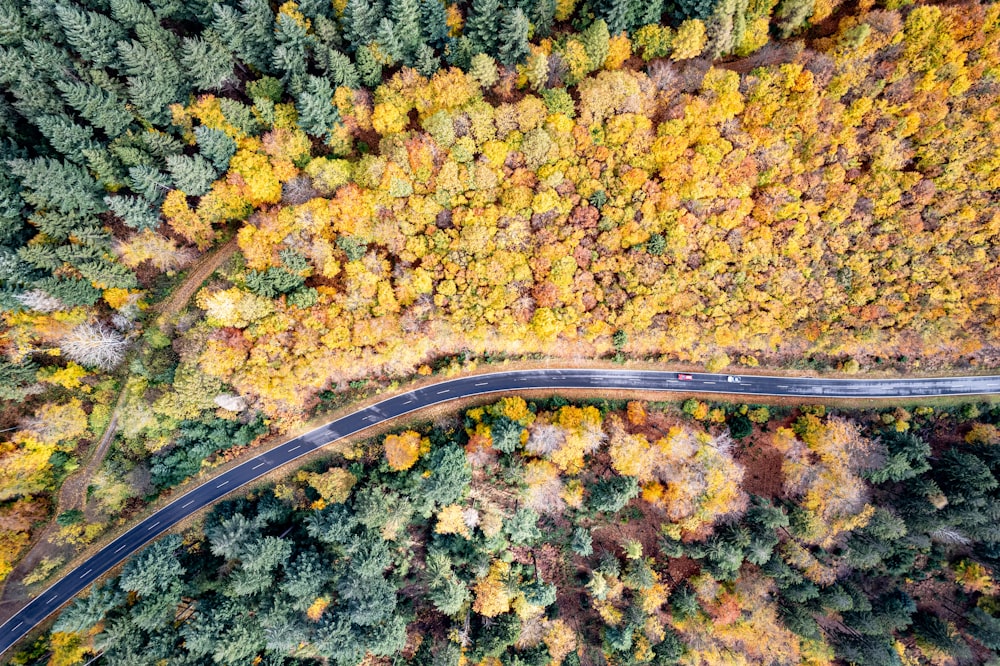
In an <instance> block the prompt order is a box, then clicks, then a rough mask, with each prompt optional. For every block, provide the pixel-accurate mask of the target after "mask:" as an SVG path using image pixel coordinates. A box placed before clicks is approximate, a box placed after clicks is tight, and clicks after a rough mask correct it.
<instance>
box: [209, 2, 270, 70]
mask: <svg viewBox="0 0 1000 666" xmlns="http://www.w3.org/2000/svg"><path fill="white" fill-rule="evenodd" d="M240 8H241V9H242V10H243V13H242V16H240V25H241V26H242V30H243V34H244V37H243V44H244V51H243V54H244V60H246V61H248V62H249V63H250V64H252V65H253V66H254V67H256V68H257V69H259V70H260V71H262V72H265V73H271V72H272V71H273V69H272V67H271V54H272V53H274V47H275V45H276V42H275V36H274V24H275V20H274V12H273V11H271V5H270V3H269V2H268V0H240ZM213 11H214V10H213ZM220 34H222V35H224V33H220ZM223 43H228V42H226V41H225V40H224V41H223Z"/></svg>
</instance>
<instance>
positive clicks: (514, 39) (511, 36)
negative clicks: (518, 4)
mask: <svg viewBox="0 0 1000 666" xmlns="http://www.w3.org/2000/svg"><path fill="white" fill-rule="evenodd" d="M529 28H530V25H529V24H528V17H527V16H525V15H524V12H523V11H521V10H520V9H515V10H513V11H509V12H506V13H505V14H504V18H503V23H502V24H501V26H500V45H499V47H498V48H497V59H498V60H499V61H500V63H501V64H502V65H504V66H505V67H509V68H513V67H514V65H516V64H518V63H519V62H521V61H523V60H524V59H525V58H526V57H527V56H528V29H529Z"/></svg>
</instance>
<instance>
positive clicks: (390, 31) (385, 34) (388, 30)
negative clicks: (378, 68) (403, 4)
mask: <svg viewBox="0 0 1000 666" xmlns="http://www.w3.org/2000/svg"><path fill="white" fill-rule="evenodd" d="M375 43H376V44H377V45H378V53H379V55H380V56H382V63H383V64H386V65H389V66H390V67H392V66H393V65H394V64H396V63H397V62H399V61H400V60H402V58H403V46H402V44H400V42H399V39H398V38H397V37H396V26H395V25H393V23H392V21H391V20H389V19H387V18H383V19H382V20H381V21H379V24H378V29H377V30H376V31H375Z"/></svg>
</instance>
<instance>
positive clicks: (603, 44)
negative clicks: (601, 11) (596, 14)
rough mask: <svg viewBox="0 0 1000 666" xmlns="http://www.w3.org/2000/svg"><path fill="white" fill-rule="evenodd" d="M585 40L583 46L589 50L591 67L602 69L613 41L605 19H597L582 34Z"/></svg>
mask: <svg viewBox="0 0 1000 666" xmlns="http://www.w3.org/2000/svg"><path fill="white" fill-rule="evenodd" d="M580 37H581V38H582V40H583V48H584V50H585V51H586V52H587V59H588V60H590V69H592V70H595V69H600V68H601V67H603V66H604V61H605V59H606V58H607V57H608V48H609V44H610V41H611V34H610V33H609V31H608V25H607V23H605V22H604V20H603V19H597V20H596V21H594V22H593V23H591V24H590V26H589V27H588V28H587V29H586V30H584V31H583V34H581V35H580Z"/></svg>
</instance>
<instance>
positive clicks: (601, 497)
mask: <svg viewBox="0 0 1000 666" xmlns="http://www.w3.org/2000/svg"><path fill="white" fill-rule="evenodd" d="M638 494H639V482H638V481H637V480H636V478H635V477H634V476H612V477H610V478H607V479H600V480H599V481H597V483H595V484H594V485H593V486H592V487H591V489H590V507H591V509H593V510H594V511H601V512H605V513H617V512H619V511H621V510H622V509H623V508H624V507H625V505H626V504H628V503H629V501H630V500H631V499H632V498H633V497H635V496H636V495H638Z"/></svg>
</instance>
